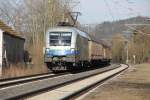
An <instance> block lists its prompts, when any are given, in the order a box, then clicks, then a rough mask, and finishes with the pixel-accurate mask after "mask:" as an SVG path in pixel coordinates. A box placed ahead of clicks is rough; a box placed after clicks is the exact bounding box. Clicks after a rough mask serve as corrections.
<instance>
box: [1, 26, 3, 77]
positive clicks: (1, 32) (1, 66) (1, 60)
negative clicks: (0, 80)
mask: <svg viewBox="0 0 150 100" xmlns="http://www.w3.org/2000/svg"><path fill="white" fill-rule="evenodd" d="M2 50H3V31H2V30H1V29H0V77H1V76H2V60H3V58H2V55H3V51H2Z"/></svg>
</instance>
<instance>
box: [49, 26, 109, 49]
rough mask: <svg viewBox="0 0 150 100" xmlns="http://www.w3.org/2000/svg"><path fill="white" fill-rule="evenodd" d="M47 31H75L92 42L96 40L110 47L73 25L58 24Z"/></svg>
mask: <svg viewBox="0 0 150 100" xmlns="http://www.w3.org/2000/svg"><path fill="white" fill-rule="evenodd" d="M48 31H74V32H77V33H78V34H79V35H81V36H83V37H85V38H87V39H89V40H90V41H93V42H97V43H99V44H101V45H103V46H104V47H107V48H110V46H109V45H108V44H107V43H106V42H105V41H103V40H101V39H98V38H96V37H95V36H92V35H90V34H88V33H86V32H83V31H81V30H79V29H77V28H75V27H71V26H58V27H55V28H50V29H49V30H48Z"/></svg>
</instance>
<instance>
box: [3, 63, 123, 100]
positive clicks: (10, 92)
mask: <svg viewBox="0 0 150 100" xmlns="http://www.w3.org/2000/svg"><path fill="white" fill-rule="evenodd" d="M118 68H120V67H119V66H118V65H117V66H111V67H105V68H101V69H96V70H92V71H87V72H81V73H76V74H64V75H58V76H55V77H52V76H53V75H52V76H51V77H48V78H45V79H42V78H41V79H40V78H39V80H34V81H32V82H29V81H28V82H26V83H23V82H21V83H19V84H18V83H17V85H14V84H13V86H11V85H7V86H6V87H2V88H0V98H1V99H22V98H23V99H31V100H32V99H33V98H34V97H36V95H37V94H38V95H39V96H40V94H41V93H43V92H45V91H46V92H49V91H56V90H57V89H60V88H63V87H65V86H67V87H68V85H71V84H74V83H76V82H79V81H82V80H85V79H89V78H92V77H94V76H97V75H99V74H103V73H105V72H108V71H111V70H115V69H118ZM71 94H73V93H71ZM32 96H33V98H30V97H32ZM64 96H65V95H64ZM56 97H59V96H56ZM70 97H72V95H71V96H66V97H65V98H70ZM35 100H36V99H35Z"/></svg>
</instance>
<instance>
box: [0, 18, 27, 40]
mask: <svg viewBox="0 0 150 100" xmlns="http://www.w3.org/2000/svg"><path fill="white" fill-rule="evenodd" d="M0 29H1V30H3V31H4V33H5V34H8V35H11V36H13V37H15V38H19V39H23V40H25V38H23V37H21V36H19V33H18V32H16V31H15V30H13V29H12V28H11V27H10V26H8V25H6V24H5V23H4V22H2V21H1V20H0Z"/></svg>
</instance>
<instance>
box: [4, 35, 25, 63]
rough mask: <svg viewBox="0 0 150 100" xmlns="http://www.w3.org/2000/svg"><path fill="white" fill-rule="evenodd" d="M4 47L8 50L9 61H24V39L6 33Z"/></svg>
mask: <svg viewBox="0 0 150 100" xmlns="http://www.w3.org/2000/svg"><path fill="white" fill-rule="evenodd" d="M3 37H4V40H3V42H4V45H5V46H3V48H5V50H6V57H7V60H8V63H18V62H23V58H24V42H25V40H24V39H21V38H17V37H14V36H12V35H9V34H6V33H5V34H4V36H3Z"/></svg>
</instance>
